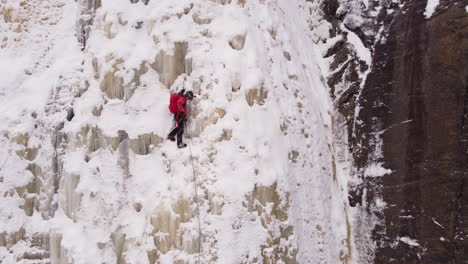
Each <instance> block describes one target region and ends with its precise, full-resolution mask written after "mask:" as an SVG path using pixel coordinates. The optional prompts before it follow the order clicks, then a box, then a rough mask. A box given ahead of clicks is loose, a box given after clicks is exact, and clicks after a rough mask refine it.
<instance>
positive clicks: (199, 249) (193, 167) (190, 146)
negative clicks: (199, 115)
mask: <svg viewBox="0 0 468 264" xmlns="http://www.w3.org/2000/svg"><path fill="white" fill-rule="evenodd" d="M185 131H187V123H185ZM186 134H187V138H188V143H189V144H188V146H189V151H190V161H191V163H192V171H193V182H194V185H195V203H196V205H197V220H198V262H197V263H198V264H200V263H201V262H200V255H201V240H202V239H201V238H202V233H201V224H200V205H199V203H198V193H197V186H198V184H197V173H196V172H195V165H194V164H193V154H192V138H191V137H190V136H189V135H188V133H186Z"/></svg>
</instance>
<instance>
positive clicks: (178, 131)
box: [169, 113, 187, 145]
mask: <svg viewBox="0 0 468 264" xmlns="http://www.w3.org/2000/svg"><path fill="white" fill-rule="evenodd" d="M174 120H175V122H176V127H175V128H174V129H173V130H172V131H171V133H169V137H170V138H174V137H175V136H177V145H179V144H182V135H183V134H184V127H185V123H186V122H187V118H186V117H185V115H184V114H182V113H179V114H174Z"/></svg>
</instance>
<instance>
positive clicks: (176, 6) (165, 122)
mask: <svg viewBox="0 0 468 264" xmlns="http://www.w3.org/2000/svg"><path fill="white" fill-rule="evenodd" d="M85 2H86V5H87V6H89V5H90V4H89V1H78V2H75V1H60V0H50V1H39V0H33V1H28V2H27V4H25V5H21V4H20V3H16V2H14V1H12V2H8V4H7V5H6V6H4V7H3V10H7V9H8V10H9V11H8V12H9V14H10V15H11V18H9V19H8V21H7V20H5V21H0V30H1V31H0V32H1V33H2V36H5V38H6V40H1V39H0V41H3V42H0V45H4V46H2V48H1V49H0V56H1V57H2V59H1V60H0V71H2V73H4V74H3V75H2V77H0V107H1V108H0V113H1V114H0V131H1V136H0V165H2V167H1V169H0V173H1V174H0V177H1V184H0V194H2V195H1V196H0V205H1V206H0V218H1V222H2V223H3V225H1V226H0V233H2V232H3V233H2V234H5V235H4V237H5V238H4V240H5V243H4V244H5V245H3V244H0V261H3V262H5V263H13V262H12V261H16V260H18V259H20V260H21V261H20V263H32V262H29V261H28V260H27V259H26V258H23V256H25V254H36V255H37V256H40V258H42V259H43V260H44V262H48V261H50V262H52V263H67V262H68V261H71V262H73V263H124V262H123V261H125V263H175V262H177V261H179V262H177V263H196V262H197V261H198V258H200V259H201V263H223V264H224V263H226V264H228V263H258V262H264V263H268V262H269V263H286V262H288V261H291V263H295V262H297V263H333V264H334V263H357V260H358V256H357V254H358V253H357V252H356V250H355V248H354V247H355V245H354V239H353V227H352V223H353V221H354V214H355V213H356V212H355V209H353V208H350V206H349V204H348V197H347V184H348V181H349V177H350V176H349V173H350V168H349V166H351V163H350V161H349V160H346V159H345V160H343V161H340V162H339V161H338V160H337V153H338V152H339V151H340V150H339V147H340V146H337V145H336V144H335V142H334V140H335V135H334V131H333V127H334V123H333V122H334V121H333V120H334V115H335V110H334V106H333V103H332V101H331V98H330V94H329V88H328V86H327V84H326V81H325V78H326V77H327V74H328V73H329V69H328V67H329V66H328V64H329V61H327V60H325V59H324V58H323V57H322V56H323V53H324V51H323V46H321V45H323V44H322V43H321V42H320V41H318V40H319V39H325V38H329V35H328V34H329V26H330V25H329V24H328V22H325V21H324V20H323V18H321V15H322V14H321V13H320V10H319V4H318V3H315V2H314V3H313V2H310V1H308V2H289V1H241V0H239V1H232V2H231V1H224V0H222V1H195V2H192V1H189V0H180V1H172V0H161V1H149V2H148V3H147V5H145V4H144V3H142V2H141V1H140V2H137V3H135V4H132V3H131V2H130V1H128V0H102V3H101V4H102V5H101V7H99V8H98V9H96V10H95V12H94V11H93V12H92V14H90V13H89V12H88V13H86V12H82V10H81V8H83V7H82V6H83V5H84V3H85ZM96 3H100V1H94V2H93V4H92V6H95V5H96ZM34 10H38V11H39V12H33V11H34ZM4 12H5V11H4ZM83 14H85V15H86V16H90V17H86V19H88V20H90V19H91V20H92V21H93V23H92V25H91V29H90V31H89V38H88V39H86V41H85V42H84V43H85V44H86V46H85V47H82V46H81V45H80V43H79V42H78V41H77V38H76V32H75V30H76V29H77V28H78V29H79V30H81V27H77V26H76V23H77V21H78V20H79V19H80V17H81V18H83V16H84V15H83ZM36 16H37V17H36ZM18 25H21V28H22V29H24V30H26V28H27V30H28V31H27V32H16V31H17V29H18ZM81 33H82V32H78V34H81ZM83 36H84V35H83ZM348 36H349V41H350V42H351V44H352V45H353V46H354V48H355V50H356V52H357V54H358V56H359V57H360V58H361V59H362V60H363V61H365V62H366V63H367V64H368V65H370V63H371V54H370V51H369V50H368V49H366V48H365V47H364V45H362V43H361V42H360V41H359V38H358V37H357V36H356V35H355V34H354V33H351V32H349V35H348ZM181 88H186V89H188V90H193V91H194V92H195V94H196V95H197V97H196V99H195V100H194V101H193V102H190V104H189V123H188V127H187V132H186V138H185V140H186V141H187V142H188V143H189V144H190V148H187V149H183V150H179V149H177V148H176V146H175V144H174V143H173V142H170V141H166V140H165V137H166V135H167V133H168V132H169V131H170V129H171V126H172V120H171V116H170V114H169V112H168V109H167V105H168V98H169V95H170V93H171V92H175V91H177V90H179V89H181ZM192 166H193V167H192ZM385 172H387V171H386V170H385V169H384V168H382V167H380V166H379V165H375V166H374V167H371V168H369V169H368V174H369V175H370V176H381V175H382V174H383V173H385ZM194 173H195V175H194ZM194 176H195V177H196V179H197V183H198V185H195V184H194ZM195 188H196V190H197V193H198V200H195V198H194V194H195ZM382 206H383V203H382ZM198 209H199V211H198ZM198 213H199V215H200V219H198V217H197V215H198ZM198 221H200V222H198ZM371 224H372V223H369V225H371ZM198 225H200V227H201V233H199V230H198ZM200 235H201V245H200V244H199V236H200ZM26 237H27V238H34V239H24V238H26ZM1 239H3V238H2V237H1V236H0V242H1V241H2V240H1ZM403 239H404V238H402V241H404V240H403ZM38 241H39V242H38ZM407 241H409V240H407ZM45 245H46V246H45ZM199 249H200V252H199ZM47 250H49V251H47Z"/></svg>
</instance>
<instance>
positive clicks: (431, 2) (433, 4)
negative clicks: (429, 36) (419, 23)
mask: <svg viewBox="0 0 468 264" xmlns="http://www.w3.org/2000/svg"><path fill="white" fill-rule="evenodd" d="M439 2H440V0H427V5H426V11H424V16H425V17H426V18H427V19H429V18H431V16H432V14H434V12H435V10H436V8H437V6H438V5H439Z"/></svg>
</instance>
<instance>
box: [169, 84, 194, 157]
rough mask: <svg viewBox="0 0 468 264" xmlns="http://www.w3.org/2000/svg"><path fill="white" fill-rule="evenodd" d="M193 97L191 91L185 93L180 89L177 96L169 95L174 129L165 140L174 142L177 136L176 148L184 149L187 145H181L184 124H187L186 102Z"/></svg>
mask: <svg viewBox="0 0 468 264" xmlns="http://www.w3.org/2000/svg"><path fill="white" fill-rule="evenodd" d="M194 97H195V96H194V95H193V92H192V91H188V92H185V89H182V91H180V92H179V93H177V94H171V97H170V102H169V111H170V112H171V113H173V114H174V121H175V124H176V127H175V128H174V129H173V130H172V131H171V133H169V135H168V136H167V139H169V140H171V141H175V137H176V136H177V147H178V148H185V147H186V146H187V144H185V143H182V135H183V134H184V127H185V123H186V122H187V107H186V103H187V100H192V99H193V98H194Z"/></svg>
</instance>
